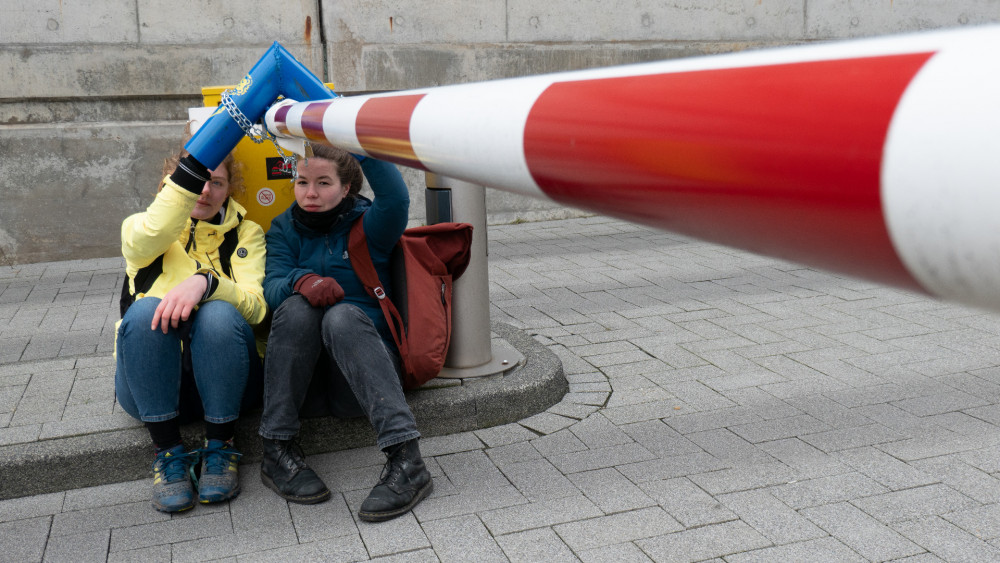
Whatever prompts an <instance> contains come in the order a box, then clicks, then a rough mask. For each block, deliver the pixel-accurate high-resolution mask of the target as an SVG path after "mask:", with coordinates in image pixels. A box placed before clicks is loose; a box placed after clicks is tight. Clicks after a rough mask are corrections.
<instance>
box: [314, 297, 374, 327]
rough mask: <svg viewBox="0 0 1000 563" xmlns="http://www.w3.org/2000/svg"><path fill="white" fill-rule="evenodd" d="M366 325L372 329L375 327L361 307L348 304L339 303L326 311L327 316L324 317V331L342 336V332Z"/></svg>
mask: <svg viewBox="0 0 1000 563" xmlns="http://www.w3.org/2000/svg"><path fill="white" fill-rule="evenodd" d="M359 323H360V324H359ZM364 324H366V325H369V326H371V327H372V328H374V326H375V325H373V324H372V320H371V319H369V318H368V315H366V314H365V312H364V311H362V310H361V308H360V307H358V306H356V305H350V304H347V303H338V304H337V305H334V306H333V307H330V308H329V309H328V310H327V311H326V314H325V315H323V329H324V330H328V331H332V332H333V334H342V333H343V332H342V331H350V330H357V329H358V328H359V327H360V326H362V325H364Z"/></svg>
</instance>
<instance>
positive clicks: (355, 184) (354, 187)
mask: <svg viewBox="0 0 1000 563" xmlns="http://www.w3.org/2000/svg"><path fill="white" fill-rule="evenodd" d="M306 154H307V155H309V156H308V157H307V158H322V159H323V160H329V161H330V162H331V163H333V165H334V166H335V167H336V169H337V178H338V179H339V180H340V183H341V184H343V185H345V186H350V188H349V189H348V191H347V195H349V196H355V195H357V194H358V192H360V191H361V184H362V183H363V182H364V179H365V176H364V174H363V173H362V172H361V165H360V164H358V159H356V158H354V155H352V154H351V153H349V152H347V151H345V150H344V149H339V148H337V147H331V146H330V145H322V144H320V143H307V145H306Z"/></svg>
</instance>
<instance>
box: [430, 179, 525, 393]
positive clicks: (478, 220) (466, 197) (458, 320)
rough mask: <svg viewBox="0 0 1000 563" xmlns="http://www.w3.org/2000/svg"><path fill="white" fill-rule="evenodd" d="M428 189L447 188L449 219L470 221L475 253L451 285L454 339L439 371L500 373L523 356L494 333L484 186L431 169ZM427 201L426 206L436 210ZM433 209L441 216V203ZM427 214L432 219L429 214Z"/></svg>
mask: <svg viewBox="0 0 1000 563" xmlns="http://www.w3.org/2000/svg"><path fill="white" fill-rule="evenodd" d="M426 182H427V188H428V191H430V190H449V191H450V198H448V197H444V198H442V197H440V194H439V197H437V198H435V200H437V201H441V200H444V201H447V200H448V199H450V201H451V213H450V215H451V219H450V220H451V221H455V222H459V223H470V224H471V225H472V257H471V259H470V260H469V265H468V267H466V269H465V273H464V274H462V277H461V278H459V279H458V280H456V281H455V285H454V288H453V290H452V330H451V345H450V347H449V348H448V357H447V359H446V360H445V368H444V369H443V370H442V371H441V373H440V374H438V377H444V378H464V377H478V376H483V375H493V374H497V373H502V372H504V371H506V370H508V369H511V368H513V367H514V366H515V365H517V364H518V363H519V362H521V361H523V359H524V356H523V355H521V353H520V352H518V351H517V350H516V349H515V348H514V347H512V346H510V345H509V344H507V343H506V342H505V341H503V340H500V339H493V338H491V336H490V282H489V270H488V266H489V257H488V254H487V244H486V243H487V238H486V189H485V188H483V187H482V186H479V185H476V184H470V183H469V182H463V181H461V180H456V179H454V178H449V177H446V176H439V175H436V174H433V173H431V172H428V173H427V174H426ZM430 207H431V206H430V205H429V206H428V211H429V212H430V211H432V210H431V209H430ZM434 207H435V210H434V211H433V212H434V213H436V214H437V215H438V217H440V216H442V215H445V213H442V212H441V210H440V209H439V208H440V205H438V204H435V206H434ZM429 219H431V218H430V217H429Z"/></svg>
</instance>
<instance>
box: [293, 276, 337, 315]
mask: <svg viewBox="0 0 1000 563" xmlns="http://www.w3.org/2000/svg"><path fill="white" fill-rule="evenodd" d="M295 291H297V292H298V293H299V294H301V295H302V297H305V298H306V300H308V301H309V304H310V305H312V306H313V307H325V306H327V305H333V304H335V303H337V302H338V301H340V300H341V299H343V298H344V289H343V288H341V287H340V284H339V283H337V280H335V279H333V278H324V277H321V276H320V275H318V274H306V275H304V276H302V277H301V278H299V281H297V282H295Z"/></svg>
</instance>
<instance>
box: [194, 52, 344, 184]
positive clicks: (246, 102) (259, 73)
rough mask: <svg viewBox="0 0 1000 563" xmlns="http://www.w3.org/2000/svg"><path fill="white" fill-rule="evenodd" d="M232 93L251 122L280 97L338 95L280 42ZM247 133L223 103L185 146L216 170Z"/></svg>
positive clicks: (198, 159)
mask: <svg viewBox="0 0 1000 563" xmlns="http://www.w3.org/2000/svg"><path fill="white" fill-rule="evenodd" d="M229 96H230V98H231V99H232V101H233V102H234V103H235V104H236V107H237V108H239V110H240V112H242V113H243V115H244V116H246V118H247V120H249V122H250V123H254V122H256V121H258V120H259V119H260V118H261V116H262V115H264V112H266V111H267V108H268V107H269V106H270V105H271V104H272V103H274V101H275V100H276V99H278V96H284V97H286V98H291V99H293V100H298V101H305V100H323V99H330V98H335V97H337V95H336V94H334V93H333V91H331V90H330V89H329V88H327V87H326V85H325V84H323V81H322V80H320V79H319V78H317V77H316V75H314V74H313V73H312V72H310V71H309V69H308V68H306V67H305V66H303V65H302V63H300V62H299V61H297V60H295V57H293V56H292V54H291V53H289V52H288V51H287V50H286V49H285V48H284V47H282V46H281V44H279V43H278V42H277V41H275V42H274V44H273V45H271V47H270V48H269V49H268V50H267V52H265V53H264V55H263V56H262V57H261V58H260V60H258V61H257V64H255V65H254V66H253V68H252V69H250V72H249V73H247V75H246V76H245V77H243V80H241V81H240V83H239V84H237V85H236V87H235V88H233V89H232V90H230V91H229ZM243 136H244V132H243V128H242V127H240V125H239V124H238V123H237V122H236V121H235V120H234V119H233V118H232V117H231V116H230V115H229V112H228V111H226V108H225V107H224V106H223V105H219V109H218V110H216V111H215V113H213V114H212V116H211V117H210V118H209V119H208V121H206V122H205V124H204V125H202V126H201V127H200V128H199V129H198V131H197V132H196V133H195V134H194V136H192V137H191V139H190V140H189V141H188V142H187V144H185V145H184V148H185V149H186V150H187V151H188V152H189V153H191V155H192V156H194V158H195V159H196V160H197V161H198V162H200V163H202V164H204V165H205V167H206V168H209V169H214V168H215V167H217V166H218V165H219V164H220V163H221V162H222V161H223V160H224V159H225V158H226V155H228V154H229V153H230V152H231V151H232V150H233V148H235V147H236V144H237V143H239V142H240V139H242V138H243Z"/></svg>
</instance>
